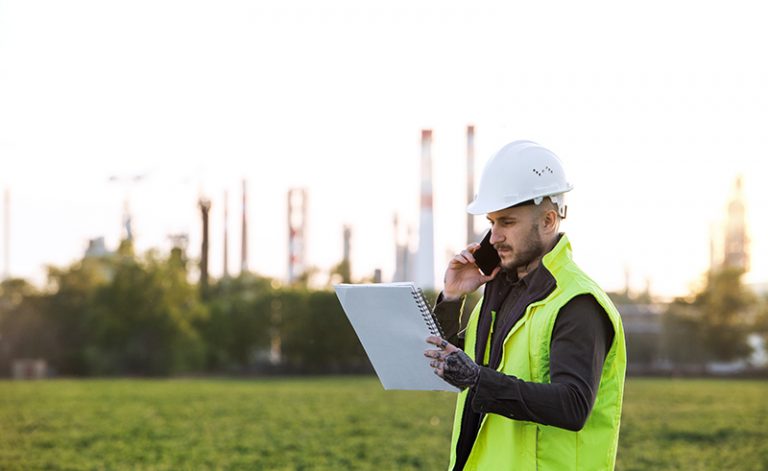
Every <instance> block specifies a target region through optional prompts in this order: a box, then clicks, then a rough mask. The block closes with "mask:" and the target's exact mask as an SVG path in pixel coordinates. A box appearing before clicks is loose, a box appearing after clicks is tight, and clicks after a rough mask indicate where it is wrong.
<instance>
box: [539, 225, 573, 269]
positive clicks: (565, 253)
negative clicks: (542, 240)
mask: <svg viewBox="0 0 768 471" xmlns="http://www.w3.org/2000/svg"><path fill="white" fill-rule="evenodd" d="M572 259H573V256H572V252H571V242H570V241H569V240H568V236H567V235H565V233H564V232H561V233H560V240H558V241H557V244H555V247H554V248H553V249H552V250H550V251H549V252H547V253H546V254H545V255H544V257H542V259H541V263H542V264H543V265H544V266H545V267H546V268H547V270H549V271H550V272H553V273H554V272H556V271H559V270H560V269H561V268H562V267H563V266H564V265H566V264H568V263H570V262H571V261H572Z"/></svg>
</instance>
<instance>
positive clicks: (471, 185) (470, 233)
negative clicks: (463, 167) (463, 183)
mask: <svg viewBox="0 0 768 471" xmlns="http://www.w3.org/2000/svg"><path fill="white" fill-rule="evenodd" d="M473 199H475V127H474V126H472V125H469V126H467V204H469V203H471V202H472V200H473ZM476 238H477V236H476V235H475V216H473V215H472V214H469V213H467V245H469V244H471V243H473V242H476V241H475V239H476Z"/></svg>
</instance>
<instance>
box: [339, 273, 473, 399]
mask: <svg viewBox="0 0 768 471" xmlns="http://www.w3.org/2000/svg"><path fill="white" fill-rule="evenodd" d="M335 288H336V296H338V298H339V301H340V302H341V305H342V307H343V308H344V312H345V313H346V314H347V318H349V322H350V323H351V324H352V327H353V328H354V329H355V332H356V333H357V336H358V338H359V339H360V342H361V343H362V344H363V348H365V352H366V353H367V354H368V358H369V359H370V360H371V364H373V368H374V370H376V374H377V375H378V376H379V380H380V381H381V384H382V386H384V389H405V390H428V391H453V392H458V389H457V388H455V387H453V386H451V385H450V384H448V383H446V382H445V381H443V380H442V379H441V378H440V377H439V376H437V375H436V374H435V373H434V372H433V369H432V368H431V367H430V366H429V358H427V357H425V356H424V350H427V349H429V348H435V347H434V346H433V345H430V344H428V343H427V342H426V341H425V339H426V338H427V337H429V336H430V335H432V333H431V332H430V330H429V327H428V326H427V323H426V321H425V320H424V318H423V317H422V312H421V310H420V309H419V305H418V303H417V302H416V300H415V299H414V295H415V294H416V293H417V288H416V286H415V285H414V284H413V283H375V284H339V285H336V286H335Z"/></svg>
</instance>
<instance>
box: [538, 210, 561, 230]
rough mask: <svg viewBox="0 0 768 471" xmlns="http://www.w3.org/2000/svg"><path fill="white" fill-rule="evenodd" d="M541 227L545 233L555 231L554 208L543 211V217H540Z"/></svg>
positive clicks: (555, 215) (555, 218) (555, 216)
mask: <svg viewBox="0 0 768 471" xmlns="http://www.w3.org/2000/svg"><path fill="white" fill-rule="evenodd" d="M541 222H542V224H541V226H542V229H544V233H545V234H551V233H554V232H556V231H557V211H556V210H554V209H548V210H546V211H544V217H543V218H542V221H541Z"/></svg>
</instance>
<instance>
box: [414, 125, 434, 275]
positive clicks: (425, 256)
mask: <svg viewBox="0 0 768 471" xmlns="http://www.w3.org/2000/svg"><path fill="white" fill-rule="evenodd" d="M431 148H432V130H431V129H423V130H422V131H421V204H420V206H421V210H420V213H419V252H418V254H417V256H416V283H417V284H418V285H419V286H420V287H422V288H424V289H434V288H435V255H434V251H435V242H434V227H433V225H434V221H433V216H432V153H431Z"/></svg>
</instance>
